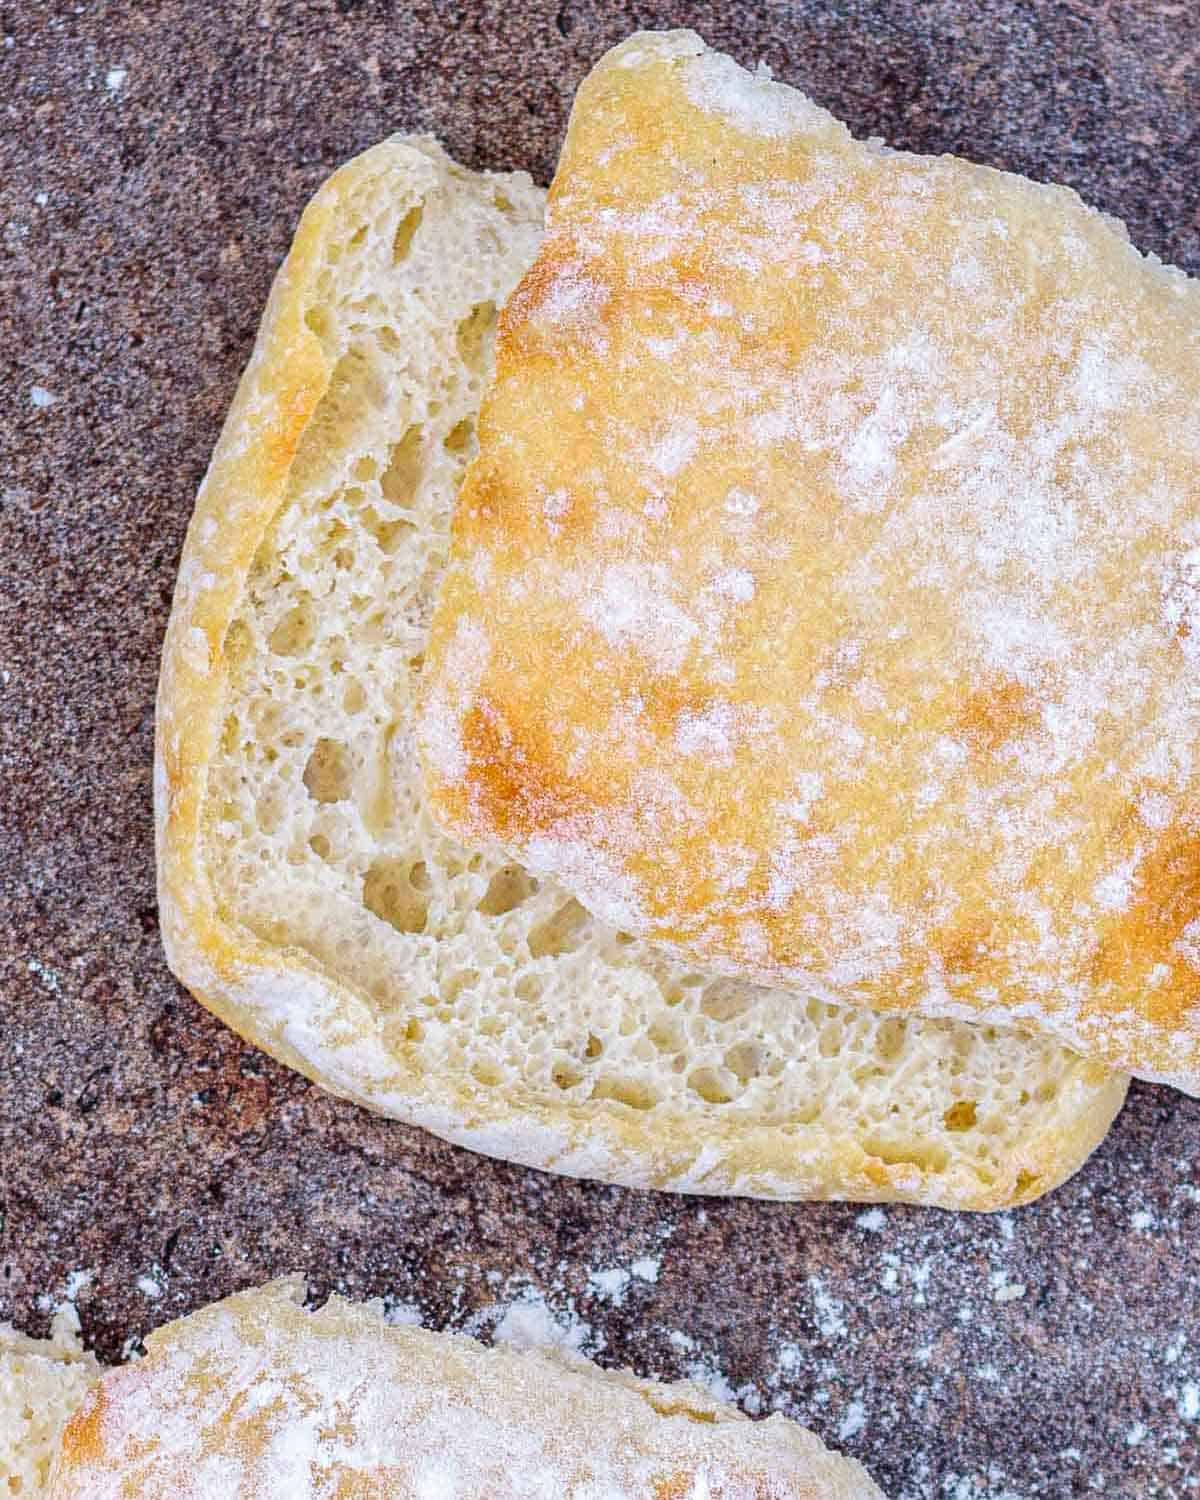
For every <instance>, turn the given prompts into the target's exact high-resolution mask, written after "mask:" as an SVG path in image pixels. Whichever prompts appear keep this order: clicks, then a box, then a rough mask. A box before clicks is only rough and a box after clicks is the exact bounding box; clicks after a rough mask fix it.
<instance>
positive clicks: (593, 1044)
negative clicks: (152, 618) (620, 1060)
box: [583, 1032, 604, 1060]
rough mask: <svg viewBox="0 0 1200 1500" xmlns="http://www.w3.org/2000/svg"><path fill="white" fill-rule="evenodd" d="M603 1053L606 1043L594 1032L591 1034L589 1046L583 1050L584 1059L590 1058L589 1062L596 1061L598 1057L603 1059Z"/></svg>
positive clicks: (588, 1040) (588, 1041)
mask: <svg viewBox="0 0 1200 1500" xmlns="http://www.w3.org/2000/svg"><path fill="white" fill-rule="evenodd" d="M603 1053H604V1043H603V1042H602V1041H601V1040H600V1038H599V1037H598V1036H597V1035H596V1034H595V1033H594V1032H591V1033H589V1035H588V1039H587V1045H586V1046H585V1047H584V1049H583V1055H584V1057H586V1058H588V1059H589V1060H594V1059H596V1058H597V1057H601V1056H602V1055H603Z"/></svg>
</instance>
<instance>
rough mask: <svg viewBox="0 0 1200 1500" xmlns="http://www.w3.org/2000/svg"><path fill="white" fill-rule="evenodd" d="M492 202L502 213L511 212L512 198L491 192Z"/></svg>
mask: <svg viewBox="0 0 1200 1500" xmlns="http://www.w3.org/2000/svg"><path fill="white" fill-rule="evenodd" d="M492 202H493V203H494V204H495V205H496V207H497V208H498V209H499V210H500V212H501V213H502V214H511V213H512V212H513V206H512V199H511V198H508V197H506V196H505V195H504V194H503V193H493V194H492Z"/></svg>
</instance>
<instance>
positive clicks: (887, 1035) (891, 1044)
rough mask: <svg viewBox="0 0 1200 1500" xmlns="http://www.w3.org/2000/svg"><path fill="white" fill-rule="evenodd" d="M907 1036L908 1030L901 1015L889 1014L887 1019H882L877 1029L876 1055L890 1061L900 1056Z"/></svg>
mask: <svg viewBox="0 0 1200 1500" xmlns="http://www.w3.org/2000/svg"><path fill="white" fill-rule="evenodd" d="M907 1036H908V1030H907V1028H906V1027H905V1025H904V1022H903V1020H901V1019H900V1018H899V1017H897V1016H889V1017H887V1019H886V1020H883V1021H880V1023H879V1025H878V1027H877V1028H876V1031H875V1053H876V1055H877V1056H878V1057H881V1058H882V1059H883V1060H884V1061H885V1062H890V1061H891V1060H892V1059H893V1058H896V1057H899V1056H900V1054H901V1052H903V1051H904V1043H905V1039H906V1038H907Z"/></svg>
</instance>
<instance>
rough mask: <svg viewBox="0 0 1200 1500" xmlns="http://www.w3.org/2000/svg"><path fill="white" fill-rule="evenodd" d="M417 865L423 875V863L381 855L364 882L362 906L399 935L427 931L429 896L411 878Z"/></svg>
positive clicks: (373, 863) (372, 863)
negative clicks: (399, 933) (400, 933)
mask: <svg viewBox="0 0 1200 1500" xmlns="http://www.w3.org/2000/svg"><path fill="white" fill-rule="evenodd" d="M418 864H419V865H420V866H421V870H422V873H423V874H424V868H425V867H424V864H423V862H422V861H419V860H418V861H413V860H408V859H396V858H393V857H390V856H382V857H380V858H378V859H375V860H373V861H372V862H371V865H370V867H369V869H368V870H367V873H366V876H365V877H364V879H363V889H362V899H363V905H364V906H365V907H366V908H367V910H368V911H369V912H371V913H373V914H374V915H375V916H377V917H379V918H380V920H381V921H384V922H386V923H387V924H388V926H389V927H394V928H395V929H396V931H397V932H424V931H425V923H426V921H427V919H428V916H429V897H428V896H427V895H426V893H425V889H422V888H421V887H420V886H417V885H414V883H413V881H412V880H411V879H410V876H411V874H412V872H413V870H414V869H415V868H416V866H417V865H418ZM426 878H427V877H426Z"/></svg>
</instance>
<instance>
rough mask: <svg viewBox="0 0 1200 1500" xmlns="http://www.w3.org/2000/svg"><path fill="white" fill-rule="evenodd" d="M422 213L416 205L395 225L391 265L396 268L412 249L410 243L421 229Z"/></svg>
mask: <svg viewBox="0 0 1200 1500" xmlns="http://www.w3.org/2000/svg"><path fill="white" fill-rule="evenodd" d="M423 212H424V210H423V209H422V207H421V205H420V204H419V203H418V204H416V205H415V206H414V207H412V208H410V209H409V211H408V212H407V213H406V214H405V215H404V217H403V218H402V219H401V220H400V222H399V224H397V225H396V234H395V237H394V238H393V240H392V264H393V265H394V266H398V265H399V264H400V262H401V261H402V260H404V259H405V258H406V257H407V255H408V252H409V251H410V250H411V249H412V242H413V239H414V238H415V236H416V233H417V230H418V229H419V228H420V227H421V215H422V213H423Z"/></svg>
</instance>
